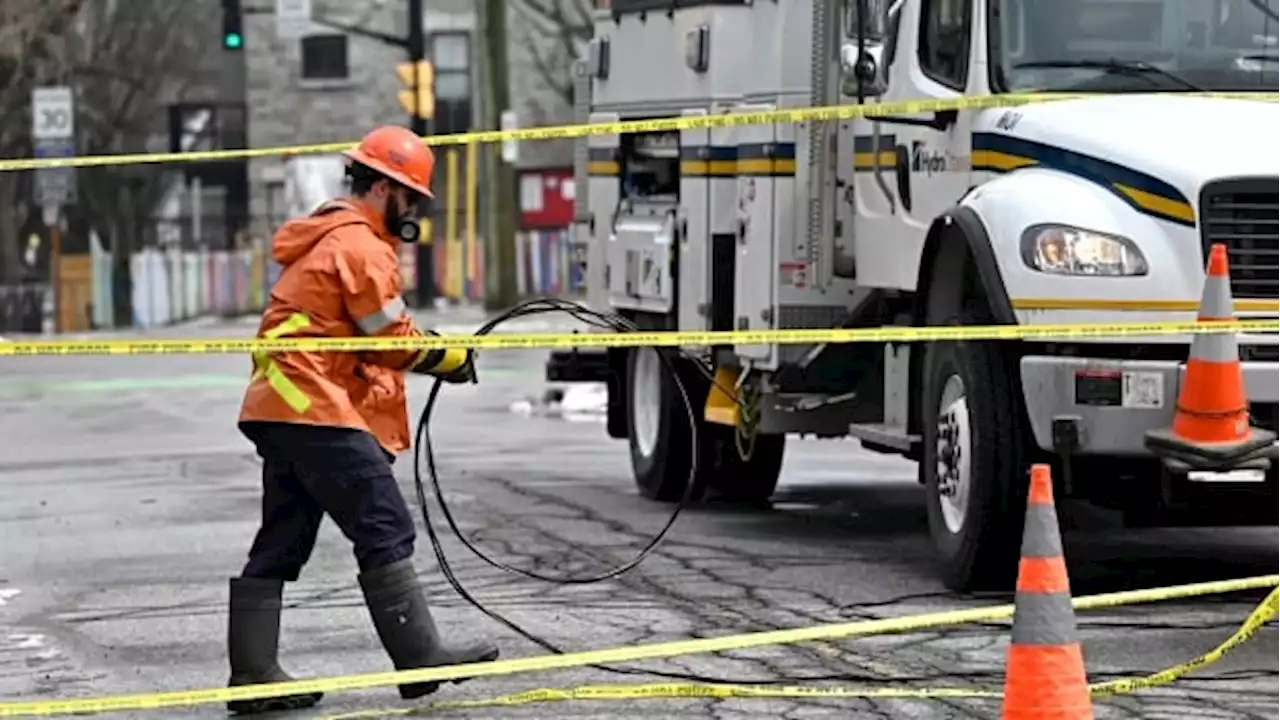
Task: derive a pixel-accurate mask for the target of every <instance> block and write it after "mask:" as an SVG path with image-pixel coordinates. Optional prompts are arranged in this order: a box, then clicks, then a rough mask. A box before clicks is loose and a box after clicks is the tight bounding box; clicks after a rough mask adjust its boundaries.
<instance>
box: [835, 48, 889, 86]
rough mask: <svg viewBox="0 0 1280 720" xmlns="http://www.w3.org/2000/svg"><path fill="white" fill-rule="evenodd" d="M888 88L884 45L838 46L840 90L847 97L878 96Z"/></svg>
mask: <svg viewBox="0 0 1280 720" xmlns="http://www.w3.org/2000/svg"><path fill="white" fill-rule="evenodd" d="M888 89H889V77H888V74H887V73H886V72H885V66H884V46H882V45H872V44H867V46H866V47H865V48H864V49H863V51H862V52H859V51H858V45H857V44H856V43H845V44H844V45H842V46H841V47H840V90H841V92H843V93H844V94H845V96H847V97H879V96H881V95H883V94H884V93H885V91H886V90H888Z"/></svg>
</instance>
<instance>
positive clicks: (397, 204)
mask: <svg viewBox="0 0 1280 720" xmlns="http://www.w3.org/2000/svg"><path fill="white" fill-rule="evenodd" d="M430 214H431V198H429V197H426V196H424V195H419V194H418V193H415V192H413V191H412V190H409V189H408V188H404V187H400V188H396V190H394V191H392V193H391V195H390V196H388V197H387V230H388V231H389V232H390V233H391V234H392V235H395V236H396V237H398V238H400V239H401V240H402V241H404V242H407V243H414V242H417V241H418V236H419V235H421V234H422V228H421V224H420V221H421V220H422V219H423V218H426V217H429V216H430Z"/></svg>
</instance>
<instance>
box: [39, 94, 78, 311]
mask: <svg viewBox="0 0 1280 720" xmlns="http://www.w3.org/2000/svg"><path fill="white" fill-rule="evenodd" d="M75 118H76V112H75V97H74V95H73V94H72V92H71V88H69V87H67V86H65V85H55V86H48V87H38V88H35V89H33V90H32V91H31V143H32V145H34V146H35V155H36V157H39V158H63V157H73V156H74V155H75V154H76V142H75V137H76V124H75ZM33 194H34V195H35V201H36V202H37V203H39V204H40V206H41V210H42V211H43V213H42V214H43V216H44V217H43V220H44V224H45V226H46V227H48V228H49V255H50V257H49V260H50V263H49V264H50V275H51V277H50V281H51V282H50V283H49V284H50V285H51V286H52V289H53V330H54V332H61V331H62V227H61V225H62V223H61V222H60V218H59V217H58V215H59V212H60V211H61V209H62V207H63V206H64V205H67V204H68V203H73V202H75V200H76V170H75V168H72V167H52V168H37V169H36V175H35V187H34V192H33Z"/></svg>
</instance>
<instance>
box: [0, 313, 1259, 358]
mask: <svg viewBox="0 0 1280 720" xmlns="http://www.w3.org/2000/svg"><path fill="white" fill-rule="evenodd" d="M1228 331H1235V332H1277V331H1280V319H1276V318H1262V319H1248V320H1221V321H1220V320H1214V321H1187V322H1161V323H1109V324H1103V325H1080V324H1056V325H987V326H968V327H965V326H954V325H948V326H940V327H878V328H847V329H842V328H816V329H797V330H726V331H717V332H701V331H687V330H682V331H679V332H676V331H669V332H625V333H595V332H588V333H531V334H519V335H517V334H512V335H484V336H480V337H477V336H472V335H438V336H430V335H427V336H420V337H411V338H410V337H348V338H333V337H310V338H282V339H266V338H250V339H235V338H227V339H224V338H213V339H189V340H31V341H20V342H11V343H4V342H0V357H5V356H10V357H19V356H22V357H31V356H46V355H212V354H227V353H272V352H322V351H328V352H372V351H387V350H423V349H426V348H456V347H467V348H471V349H473V350H538V349H554V348H622V347H672V346H683V345H773V344H777V345H807V344H821V343H832V344H834V343H855V342H880V343H885V342H895V343H901V342H923V341H942V340H1029V339H1059V338H1062V339H1065V338H1074V339H1079V338H1113V337H1134V336H1139V335H1142V336H1157V335H1199V334H1205V333H1221V332H1228Z"/></svg>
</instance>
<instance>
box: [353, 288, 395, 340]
mask: <svg viewBox="0 0 1280 720" xmlns="http://www.w3.org/2000/svg"><path fill="white" fill-rule="evenodd" d="M404 310H405V306H404V299H403V298H401V297H400V296H399V295H397V296H395V297H394V298H392V299H390V300H388V301H387V304H386V305H383V306H382V307H381V308H380V309H378V310H374V311H373V312H371V313H369V314H368V315H365V316H364V317H362V318H357V319H356V325H358V326H359V327H360V331H361V332H363V333H364V334H365V335H376V334H377V333H378V331H379V330H382V329H383V328H385V327H386V326H388V325H390V324H391V323H393V322H395V321H396V320H398V319H399V318H400V315H401V314H403V313H404Z"/></svg>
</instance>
